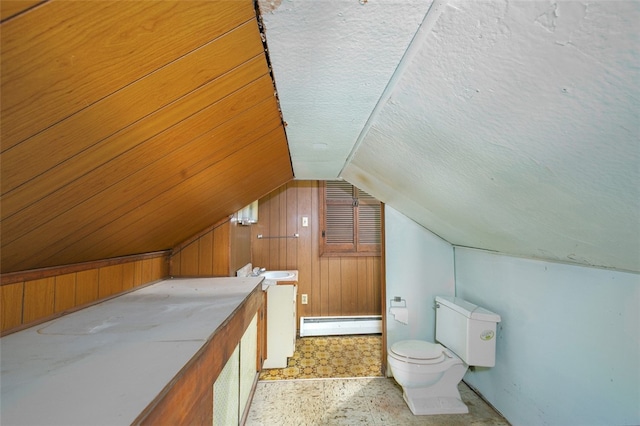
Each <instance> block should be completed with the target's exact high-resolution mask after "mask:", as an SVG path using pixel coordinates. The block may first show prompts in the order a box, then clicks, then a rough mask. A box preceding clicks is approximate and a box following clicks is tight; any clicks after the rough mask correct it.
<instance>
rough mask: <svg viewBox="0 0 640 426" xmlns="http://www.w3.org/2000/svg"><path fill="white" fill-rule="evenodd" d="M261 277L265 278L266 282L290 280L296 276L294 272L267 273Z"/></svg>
mask: <svg viewBox="0 0 640 426" xmlns="http://www.w3.org/2000/svg"><path fill="white" fill-rule="evenodd" d="M260 276H261V277H264V279H265V280H283V281H284V280H290V279H291V278H293V277H294V276H295V274H294V273H293V272H290V271H267V272H263V273H261V274H260Z"/></svg>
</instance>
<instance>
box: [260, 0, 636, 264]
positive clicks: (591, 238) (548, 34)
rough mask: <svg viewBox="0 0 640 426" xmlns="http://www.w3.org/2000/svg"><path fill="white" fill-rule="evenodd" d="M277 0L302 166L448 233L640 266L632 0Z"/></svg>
mask: <svg viewBox="0 0 640 426" xmlns="http://www.w3.org/2000/svg"><path fill="white" fill-rule="evenodd" d="M273 6H274V8H273V10H271V11H265V9H264V8H263V19H264V22H265V26H266V30H267V33H266V35H267V42H268V45H269V54H270V57H271V61H272V64H273V69H274V75H275V79H276V84H277V87H278V93H279V97H280V102H281V106H282V111H283V117H284V120H285V121H286V122H287V123H288V127H287V136H288V140H289V144H290V150H291V155H292V161H293V166H294V171H295V175H296V178H298V179H332V178H336V177H338V176H340V177H343V178H345V179H346V180H348V181H350V182H351V183H353V184H355V185H356V186H358V187H360V188H362V189H364V190H366V191H368V192H370V193H371V194H373V195H374V196H376V197H377V198H379V199H380V200H382V201H384V202H386V203H388V204H389V205H391V206H392V207H394V208H395V209H397V210H399V211H401V212H403V213H404V214H405V215H407V216H408V217H410V218H412V219H414V220H415V221H416V222H418V223H420V224H422V225H423V226H425V227H426V228H428V229H430V230H431V231H433V232H434V233H436V234H438V235H440V236H441V237H443V238H444V239H446V240H447V241H449V242H451V243H452V244H456V245H462V246H468V247H477V248H483V249H488V250H495V251H498V252H502V253H507V254H513V255H522V256H530V257H536V258H545V259H552V260H559V261H567V262H576V263H581V264H587V265H594V266H601V267H608V268H615V269H621V270H630V271H640V84H639V83H640V29H639V28H640V26H639V25H638V22H640V2H637V1H633V0H632V1H615V2H614V1H611V2H609V1H599V2H579V1H566V2H564V1H532V2H525V1H487V2H474V1H468V0H459V1H456V0H450V1H437V2H435V3H434V4H433V5H431V3H429V2H419V1H407V0H396V1H393V0H387V1H379V0H368V1H367V2H364V1H363V2H362V3H361V2H359V1H358V0H332V1H329V0H314V1H308V0H295V1H288V0H283V1H282V3H281V4H280V5H273Z"/></svg>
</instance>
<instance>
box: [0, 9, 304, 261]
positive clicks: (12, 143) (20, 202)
mask: <svg viewBox="0 0 640 426" xmlns="http://www.w3.org/2000/svg"><path fill="white" fill-rule="evenodd" d="M2 3H3V7H2V19H3V21H2V24H1V28H0V30H1V32H2V52H1V53H2V86H1V96H2V98H1V101H2V106H1V108H2V117H1V119H2V121H1V123H2V128H1V132H2V153H1V157H0V161H1V163H0V164H1V177H2V182H1V185H2V194H1V197H2V198H1V221H0V227H1V231H2V235H1V238H2V252H1V271H2V273H6V272H14V271H22V270H28V269H34V268H40V267H46V266H56V265H65V264H70V263H77V262H84V261H90V260H97V259H106V258H111V257H116V256H123V255H129V254H136V253H146V252H152V251H157V250H163V249H168V248H171V247H173V246H175V245H177V244H178V243H180V242H182V241H184V240H185V239H187V238H189V237H190V236H192V235H194V234H195V233H197V232H198V231H200V230H202V229H204V228H206V227H207V226H209V225H211V224H212V223H215V222H217V221H219V220H220V219H223V218H225V217H227V216H228V215H230V214H232V213H233V212H235V211H237V210H238V209H240V208H242V207H243V206H244V205H246V204H248V203H250V202H251V201H253V200H255V199H258V198H260V197H261V196H263V195H265V194H267V193H269V192H270V191H271V190H273V189H275V188H277V187H279V186H280V185H282V184H283V183H285V182H287V181H289V180H291V179H292V178H293V171H292V167H291V160H290V155H289V149H288V146H287V141H286V136H285V133H284V126H283V122H282V118H281V115H280V111H279V108H278V103H277V99H276V96H275V90H274V84H273V80H272V78H271V75H270V72H269V67H268V62H267V58H266V55H265V50H264V46H263V43H262V39H261V34H260V29H259V25H258V19H257V18H256V12H255V8H254V3H253V1H252V0H234V1H228V0H220V1H166V2H162V1H154V2H142V1H140V2H119V1H99V2H93V1H84V0H79V1H69V0H65V1H55V0H54V1H48V2H44V3H40V2H37V1H18V2H11V1H3V2H2Z"/></svg>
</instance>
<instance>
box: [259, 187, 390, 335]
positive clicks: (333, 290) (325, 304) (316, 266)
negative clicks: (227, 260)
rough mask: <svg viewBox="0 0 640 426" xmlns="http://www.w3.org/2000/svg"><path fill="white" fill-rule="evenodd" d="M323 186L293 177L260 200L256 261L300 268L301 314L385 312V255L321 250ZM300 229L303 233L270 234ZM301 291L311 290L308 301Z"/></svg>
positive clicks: (269, 266)
mask: <svg viewBox="0 0 640 426" xmlns="http://www.w3.org/2000/svg"><path fill="white" fill-rule="evenodd" d="M318 188H319V182H318V181H291V182H289V183H287V184H286V185H283V186H281V187H280V188H278V189H277V190H275V191H273V192H271V193H270V194H269V195H267V196H265V197H263V198H261V199H260V201H259V211H258V223H257V224H256V225H253V226H252V232H253V235H252V236H251V238H252V243H251V246H252V263H253V265H254V266H258V267H264V268H267V269H268V270H284V269H297V270H298V272H299V273H298V277H299V281H298V285H299V287H298V295H299V297H298V318H299V317H300V316H327V315H379V314H380V313H381V298H380V297H381V296H380V294H381V281H380V280H381V269H380V268H381V260H380V259H381V258H380V256H366V257H363V256H358V257H351V256H343V257H339V256H332V257H321V256H320V254H319V246H320V242H319V226H320V225H319V205H318V203H319V200H318ZM303 216H306V217H308V218H309V226H308V227H303V226H302V217H303ZM258 234H262V235H263V237H265V238H262V239H258V238H257V235H258ZM294 234H298V235H299V237H298V238H266V237H292V236H293V235H294ZM301 294H307V295H308V301H309V303H308V304H307V305H302V304H301V303H300V295H301ZM298 324H299V321H298Z"/></svg>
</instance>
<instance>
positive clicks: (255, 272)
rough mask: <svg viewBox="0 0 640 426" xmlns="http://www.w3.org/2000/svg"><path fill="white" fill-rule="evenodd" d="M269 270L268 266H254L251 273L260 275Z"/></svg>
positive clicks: (254, 275)
mask: <svg viewBox="0 0 640 426" xmlns="http://www.w3.org/2000/svg"><path fill="white" fill-rule="evenodd" d="M266 270H267V268H253V273H252V274H251V276H252V277H257V276H258V275H260V274H261V273H263V272H265V271H266Z"/></svg>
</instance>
